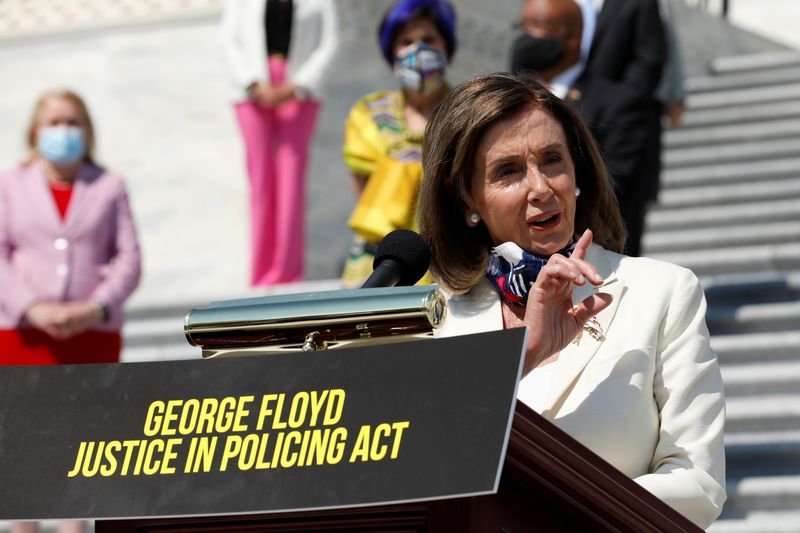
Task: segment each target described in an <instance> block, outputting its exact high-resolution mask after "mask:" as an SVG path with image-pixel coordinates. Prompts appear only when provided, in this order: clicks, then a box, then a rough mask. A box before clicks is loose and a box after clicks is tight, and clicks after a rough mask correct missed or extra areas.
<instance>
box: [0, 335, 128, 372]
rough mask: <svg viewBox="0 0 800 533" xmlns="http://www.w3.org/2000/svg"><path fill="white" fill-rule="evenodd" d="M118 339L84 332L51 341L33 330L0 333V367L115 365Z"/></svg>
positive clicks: (117, 360)
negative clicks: (81, 364)
mask: <svg viewBox="0 0 800 533" xmlns="http://www.w3.org/2000/svg"><path fill="white" fill-rule="evenodd" d="M121 350H122V337H121V336H120V334H119V332H117V331H110V332H109V331H91V330H90V331H85V332H83V333H81V334H79V335H75V336H74V337H71V338H69V339H66V340H61V341H59V340H55V339H53V338H52V337H50V336H49V335H48V334H47V333H45V332H43V331H41V330H38V329H33V328H25V329H12V330H0V365H72V364H80V363H118V362H119V354H120V351H121Z"/></svg>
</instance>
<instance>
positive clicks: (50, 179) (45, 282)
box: [0, 90, 141, 532]
mask: <svg viewBox="0 0 800 533" xmlns="http://www.w3.org/2000/svg"><path fill="white" fill-rule="evenodd" d="M27 143H28V146H29V147H30V155H29V156H28V157H27V159H26V160H25V161H24V162H23V163H22V164H21V165H19V166H17V167H15V168H12V169H10V170H8V171H5V172H2V173H0V364H4V365H52V364H76V363H116V362H118V361H119V358H120V350H121V347H122V340H121V336H120V330H121V328H122V321H123V312H122V306H123V303H124V302H125V300H126V299H127V298H128V297H129V296H130V295H131V293H132V292H133V291H134V289H135V288H136V286H137V285H138V283H139V277H140V268H141V267H140V264H141V259H140V253H139V243H138V240H137V236H136V229H135V226H134V221H133V216H132V214H131V209H130V206H129V204H128V195H127V192H126V189H125V184H124V183H123V180H122V178H121V177H120V176H118V175H116V174H113V173H110V172H108V171H106V170H105V169H103V168H102V167H100V166H99V165H97V163H96V162H95V161H94V155H93V150H94V145H95V136H94V128H93V127H92V120H91V118H90V116H89V113H88V111H87V108H86V105H85V104H84V102H83V100H82V99H81V98H80V97H79V96H78V95H77V94H75V93H73V92H71V91H67V90H53V91H48V92H46V93H45V94H44V95H43V96H42V97H40V98H39V100H38V101H37V102H36V105H35V107H34V110H33V115H32V117H31V120H30V124H29V126H28V130H27ZM83 527H84V523H83V522H81V521H68V522H63V523H61V524H60V525H59V530H60V531H81V530H82V529H83ZM37 528H38V525H37V523H35V522H17V523H14V524H12V530H13V531H20V532H21V531H36V530H37Z"/></svg>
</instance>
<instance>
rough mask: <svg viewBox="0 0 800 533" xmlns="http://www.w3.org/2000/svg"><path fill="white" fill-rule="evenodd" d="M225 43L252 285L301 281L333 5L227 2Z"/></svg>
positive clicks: (308, 0)
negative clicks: (246, 188)
mask: <svg viewBox="0 0 800 533" xmlns="http://www.w3.org/2000/svg"><path fill="white" fill-rule="evenodd" d="M223 5H224V11H223V15H222V44H223V49H224V55H225V60H226V64H227V67H228V71H229V74H230V77H231V81H232V82H233V85H234V89H235V102H236V104H235V110H236V118H237V120H238V123H239V128H240V130H241V133H242V138H243V139H244V144H245V152H246V159H247V173H248V175H249V181H250V242H251V269H250V270H251V278H250V282H251V284H252V285H253V286H267V285H273V284H277V283H287V282H296V281H301V280H302V279H303V264H304V256H305V255H304V250H305V194H306V167H307V165H308V157H309V148H310V144H311V141H312V138H313V135H314V127H315V125H316V121H317V114H318V112H319V108H320V99H321V98H322V92H323V84H324V82H325V77H326V76H328V75H329V68H330V65H331V59H332V55H333V52H334V50H335V49H336V41H337V35H336V21H335V12H334V7H335V4H334V2H330V1H327V0H236V1H226V2H224V4H223Z"/></svg>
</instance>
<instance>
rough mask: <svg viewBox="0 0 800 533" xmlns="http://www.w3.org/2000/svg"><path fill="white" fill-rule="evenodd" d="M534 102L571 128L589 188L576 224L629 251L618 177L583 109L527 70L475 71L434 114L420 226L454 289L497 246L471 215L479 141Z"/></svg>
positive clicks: (425, 152)
mask: <svg viewBox="0 0 800 533" xmlns="http://www.w3.org/2000/svg"><path fill="white" fill-rule="evenodd" d="M531 106H533V107H535V108H538V109H541V110H543V111H545V112H547V113H549V114H550V115H551V116H552V117H553V118H555V119H556V120H557V121H558V122H559V124H561V127H562V128H563V129H564V134H565V135H566V138H567V144H568V146H569V152H570V156H571V157H572V161H573V163H574V165H575V179H576V182H577V183H576V185H577V186H578V187H580V190H581V195H580V196H579V197H578V199H577V204H576V211H575V232H576V233H577V234H578V235H580V234H581V233H583V231H584V230H585V229H586V228H591V229H592V232H593V233H594V242H596V243H598V244H600V245H601V246H603V247H604V248H607V249H609V250H613V251H616V252H621V251H622V247H623V245H624V243H625V227H624V224H623V222H622V217H621V215H620V212H619V205H618V204H617V199H616V197H615V195H614V190H613V185H612V183H611V179H610V178H609V175H608V171H607V170H606V167H605V164H604V163H603V159H602V157H601V156H600V151H599V149H598V147H597V144H596V143H595V141H594V138H593V137H592V134H591V133H590V132H589V130H588V128H587V127H586V125H585V124H584V123H583V120H582V119H581V118H580V116H578V114H577V113H576V112H575V111H573V110H572V109H571V108H570V107H569V106H568V105H567V104H565V103H564V102H563V101H562V100H561V99H559V98H558V97H556V96H554V95H553V94H551V93H550V92H549V91H548V90H547V89H546V88H545V87H544V86H542V85H541V84H540V83H538V82H537V81H535V80H534V79H533V78H531V77H529V76H526V75H524V74H523V75H512V74H505V73H503V74H492V75H489V76H482V77H479V78H473V79H471V80H467V81H465V82H463V83H461V84H460V85H458V86H457V87H455V88H454V89H453V90H452V91H450V92H449V93H448V94H447V96H445V98H444V99H443V100H442V102H441V103H440V104H439V106H438V107H437V108H436V111H435V112H434V114H433V116H432V117H431V119H430V121H428V125H427V127H426V128H425V136H424V139H423V144H422V164H423V175H424V178H423V180H422V185H421V188H420V196H419V206H418V211H417V212H418V216H419V229H420V234H421V235H422V236H423V238H425V240H426V241H427V242H428V245H429V246H430V247H431V267H430V271H431V274H432V275H433V276H434V278H435V279H436V280H437V281H439V282H440V283H442V284H443V285H445V286H446V287H447V288H448V289H450V290H451V291H453V292H465V291H467V290H469V289H471V288H472V287H473V286H474V285H475V284H476V283H477V282H478V281H479V280H480V278H481V277H482V276H483V275H484V272H485V270H486V263H487V261H488V254H489V249H490V248H491V246H492V241H491V238H490V236H489V232H488V231H487V229H486V226H485V225H484V224H479V225H478V226H476V227H470V226H468V225H467V224H466V220H465V212H466V210H467V206H468V200H469V198H470V194H471V184H472V176H473V173H474V169H475V154H476V151H477V149H478V146H479V144H480V142H481V139H482V138H483V135H484V134H485V133H486V131H487V130H488V129H489V128H491V127H492V126H493V125H495V124H497V123H498V122H501V121H503V120H505V119H508V118H512V117H514V116H517V115H518V114H519V113H522V112H523V111H524V110H525V109H530V108H531Z"/></svg>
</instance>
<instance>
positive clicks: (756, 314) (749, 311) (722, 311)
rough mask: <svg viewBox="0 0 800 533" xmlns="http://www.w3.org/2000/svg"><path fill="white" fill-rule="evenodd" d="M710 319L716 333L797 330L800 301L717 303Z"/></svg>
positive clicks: (708, 321) (711, 327) (710, 327)
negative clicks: (733, 304)
mask: <svg viewBox="0 0 800 533" xmlns="http://www.w3.org/2000/svg"><path fill="white" fill-rule="evenodd" d="M706 322H707V323H708V328H709V330H710V331H711V333H712V334H717V333H719V334H734V333H736V334H742V333H759V332H766V331H772V332H775V331H793V330H796V329H798V324H800V301H791V302H775V303H758V304H745V305H739V306H714V307H713V308H710V309H709V310H708V313H707V314H706ZM798 392H800V388H798Z"/></svg>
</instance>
